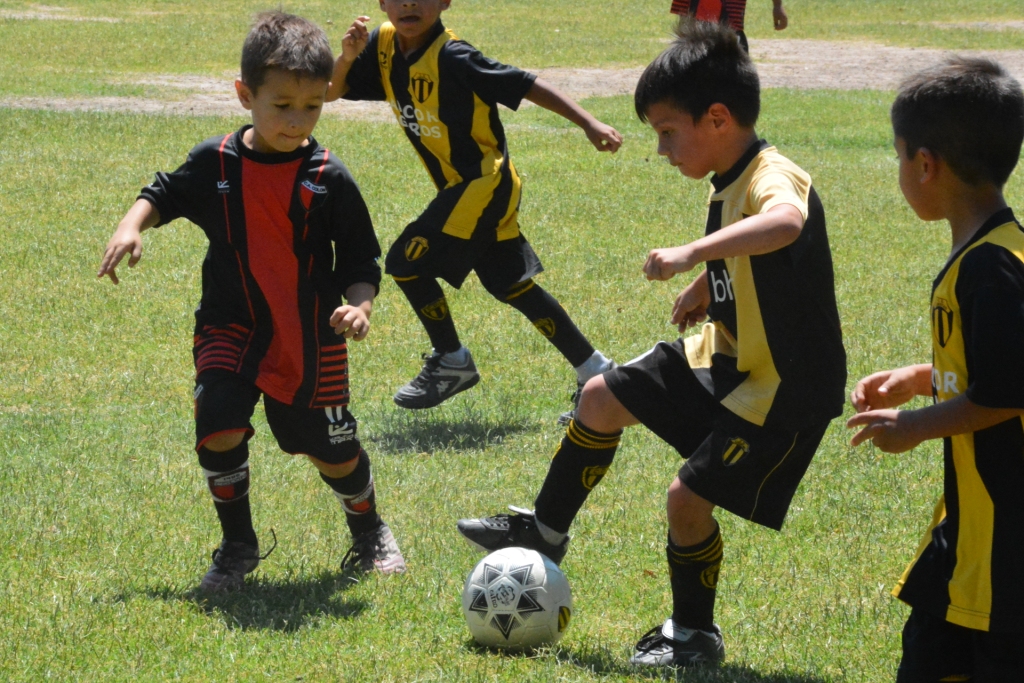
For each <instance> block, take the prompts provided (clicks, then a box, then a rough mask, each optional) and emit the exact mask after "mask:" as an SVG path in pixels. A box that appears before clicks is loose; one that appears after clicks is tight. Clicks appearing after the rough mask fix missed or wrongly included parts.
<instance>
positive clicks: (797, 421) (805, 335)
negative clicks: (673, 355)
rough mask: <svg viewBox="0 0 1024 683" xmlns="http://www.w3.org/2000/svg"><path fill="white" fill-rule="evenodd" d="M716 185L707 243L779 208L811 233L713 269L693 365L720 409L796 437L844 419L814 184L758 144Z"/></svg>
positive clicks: (693, 342) (840, 364) (841, 361)
mask: <svg viewBox="0 0 1024 683" xmlns="http://www.w3.org/2000/svg"><path fill="white" fill-rule="evenodd" d="M711 184H712V191H711V199H710V204H709V206H708V221H707V229H706V233H707V234H709V235H710V234H711V233H713V232H715V231H717V230H720V229H721V228H723V227H726V226H729V225H732V224H733V223H736V222H738V221H741V220H743V219H744V218H746V217H748V216H752V215H755V214H759V213H764V212H765V211H768V210H769V209H771V208H773V207H775V206H778V205H780V204H791V205H793V206H795V207H796V208H798V209H799V210H800V212H801V213H802V214H803V216H804V227H803V230H801V232H800V236H799V237H798V238H797V240H796V241H795V242H793V243H792V244H790V245H788V246H786V247H784V248H782V249H778V250H776V251H773V252H770V253H768V254H761V255H758V256H737V257H734V258H727V259H720V260H715V261H709V262H708V263H707V275H706V277H707V278H708V287H709V289H710V290H711V305H710V306H709V308H708V317H709V319H710V321H711V322H709V323H707V324H705V325H704V327H703V329H702V330H701V333H700V334H698V335H695V336H692V337H690V338H688V339H687V340H686V351H687V360H688V361H689V363H690V366H691V367H693V368H694V369H695V370H696V371H697V375H698V377H700V378H701V379H702V381H704V382H705V383H706V384H709V386H708V388H709V389H711V390H712V391H713V393H714V395H715V398H716V399H717V400H719V401H720V402H721V403H722V405H723V406H725V407H726V408H728V409H729V410H731V411H732V412H733V413H735V414H736V415H739V416H740V417H742V418H743V419H745V420H747V421H748V422H752V423H754V424H756V425H760V426H765V427H773V428H781V429H785V430H787V431H791V432H796V431H800V430H801V429H803V428H804V427H806V426H809V425H812V424H820V423H822V422H825V421H827V420H829V419H831V418H833V417H835V416H836V415H839V414H840V413H842V411H843V403H844V401H845V386H846V351H845V350H844V348H843V338H842V330H841V328H840V324H839V312H838V310H837V308H836V297H835V281H834V275H833V272H832V253H831V251H830V250H829V244H828V235H827V234H826V232H825V212H824V209H823V208H822V205H821V201H820V200H819V199H818V195H817V193H816V192H815V191H814V188H813V187H812V186H811V178H810V176H808V175H807V174H806V173H805V172H804V171H802V170H801V169H800V168H799V167H798V166H797V165H796V164H794V163H793V162H791V161H790V160H789V159H787V158H786V157H784V156H782V155H781V154H779V152H778V151H777V150H776V149H775V148H774V147H771V146H769V145H768V143H766V142H765V141H764V140H760V141H758V142H757V143H755V144H754V145H752V146H751V148H750V149H749V150H748V151H747V152H746V153H745V154H744V155H743V157H742V158H741V159H740V160H739V161H738V162H736V164H735V165H734V166H733V167H732V168H731V169H730V170H729V171H728V172H726V173H725V174H723V175H721V176H718V175H715V176H713V177H712V178H711ZM700 368H705V369H710V373H708V372H701V371H700V370H699V369H700Z"/></svg>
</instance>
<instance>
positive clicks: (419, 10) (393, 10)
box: [380, 0, 451, 41]
mask: <svg viewBox="0 0 1024 683" xmlns="http://www.w3.org/2000/svg"><path fill="white" fill-rule="evenodd" d="M449 5H451V0H380V8H381V11H383V12H385V13H386V14H387V15H388V21H390V22H391V23H392V24H394V25H395V30H396V31H398V36H399V38H400V39H404V40H413V41H415V39H417V38H419V37H421V36H423V35H425V34H426V33H427V31H429V30H430V29H431V28H433V27H434V24H436V23H437V20H438V19H439V18H440V17H441V12H443V11H445V10H446V9H448V6H449Z"/></svg>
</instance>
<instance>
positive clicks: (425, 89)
mask: <svg viewBox="0 0 1024 683" xmlns="http://www.w3.org/2000/svg"><path fill="white" fill-rule="evenodd" d="M409 84H410V85H411V86H412V95H413V97H415V98H416V101H417V102H419V103H420V104H423V103H424V102H426V101H427V100H428V99H430V95H431V94H432V93H433V92H434V81H433V80H431V78H430V76H428V75H426V74H413V75H412V77H411V78H410V79H409Z"/></svg>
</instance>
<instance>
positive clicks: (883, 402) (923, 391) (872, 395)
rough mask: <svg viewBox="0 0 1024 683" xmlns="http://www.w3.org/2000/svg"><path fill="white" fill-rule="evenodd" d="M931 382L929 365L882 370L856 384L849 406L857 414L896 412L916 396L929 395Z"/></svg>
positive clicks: (930, 367) (851, 393)
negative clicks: (892, 410)
mask: <svg viewBox="0 0 1024 683" xmlns="http://www.w3.org/2000/svg"><path fill="white" fill-rule="evenodd" d="M931 381H932V366H931V365H930V364H924V365H910V366H907V367H905V368H898V369H896V370H882V371H881V372H876V373H874V374H872V375H868V376H867V377H865V378H864V379H862V380H861V381H859V382H857V386H855V387H854V388H853V391H852V392H850V403H852V404H853V408H854V410H856V411H857V412H858V413H863V412H866V411H868V410H881V409H883V408H895V407H897V406H901V405H903V404H904V403H906V402H907V401H909V400H910V399H912V398H914V397H915V396H928V395H930V394H931V391H932V385H931Z"/></svg>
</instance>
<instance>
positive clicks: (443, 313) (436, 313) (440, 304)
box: [420, 297, 448, 320]
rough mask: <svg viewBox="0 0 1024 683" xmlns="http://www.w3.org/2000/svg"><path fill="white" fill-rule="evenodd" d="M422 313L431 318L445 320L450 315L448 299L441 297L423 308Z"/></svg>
mask: <svg viewBox="0 0 1024 683" xmlns="http://www.w3.org/2000/svg"><path fill="white" fill-rule="evenodd" d="M420 313H422V314H423V317H425V318H428V319H429V320H444V319H445V318H447V317H448V300H447V299H445V298H444V297H441V298H440V299H438V300H437V301H435V302H433V303H429V304H427V305H426V306H424V307H423V308H421V309H420Z"/></svg>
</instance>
